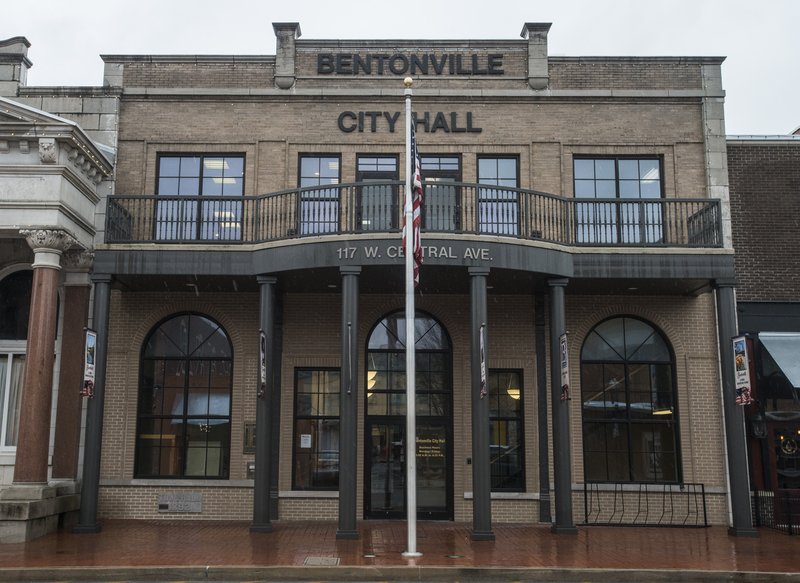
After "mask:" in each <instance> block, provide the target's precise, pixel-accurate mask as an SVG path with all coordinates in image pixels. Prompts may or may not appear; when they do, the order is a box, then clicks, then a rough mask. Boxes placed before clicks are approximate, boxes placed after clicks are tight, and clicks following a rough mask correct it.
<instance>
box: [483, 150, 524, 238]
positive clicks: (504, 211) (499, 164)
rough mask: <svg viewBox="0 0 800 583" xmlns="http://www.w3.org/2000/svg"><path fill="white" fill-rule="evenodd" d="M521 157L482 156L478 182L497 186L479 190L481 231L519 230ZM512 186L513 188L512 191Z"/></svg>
mask: <svg viewBox="0 0 800 583" xmlns="http://www.w3.org/2000/svg"><path fill="white" fill-rule="evenodd" d="M518 174H519V173H518V171H517V158H509V157H496V158H495V157H491V158H490V157H481V158H478V183H479V184H486V185H491V186H494V187H495V188H480V189H478V221H479V231H480V232H481V233H495V234H500V235H516V234H517V233H519V217H518V205H519V201H518V194H517V192H516V190H513V189H515V188H517V182H518ZM510 189H511V190H510Z"/></svg>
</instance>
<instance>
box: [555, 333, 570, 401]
mask: <svg viewBox="0 0 800 583" xmlns="http://www.w3.org/2000/svg"><path fill="white" fill-rule="evenodd" d="M558 351H559V354H560V361H561V400H562V401H569V400H570V399H569V351H568V350H567V335H566V334H562V335H561V336H560V337H559V338H558Z"/></svg>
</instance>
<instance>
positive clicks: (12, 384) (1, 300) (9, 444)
mask: <svg viewBox="0 0 800 583" xmlns="http://www.w3.org/2000/svg"><path fill="white" fill-rule="evenodd" d="M32 284H33V271H31V270H30V269H27V268H26V269H21V270H16V271H12V272H11V273H10V274H8V275H7V276H6V277H4V278H2V280H0V450H3V449H6V450H7V451H14V448H16V445H17V434H18V433H19V407H20V403H21V401H22V373H23V371H24V370H25V349H26V346H25V344H26V340H27V338H28V316H29V314H30V307H31V289H32ZM9 448H11V449H9Z"/></svg>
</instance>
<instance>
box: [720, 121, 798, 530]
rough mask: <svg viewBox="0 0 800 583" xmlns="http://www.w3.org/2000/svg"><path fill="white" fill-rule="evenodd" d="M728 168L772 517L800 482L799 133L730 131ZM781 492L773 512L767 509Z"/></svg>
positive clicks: (757, 476) (761, 475)
mask: <svg viewBox="0 0 800 583" xmlns="http://www.w3.org/2000/svg"><path fill="white" fill-rule="evenodd" d="M795 134H796V132H795ZM728 168H729V175H730V193H731V218H732V223H733V239H734V245H735V247H736V278H737V295H736V300H737V310H738V318H739V330H740V331H741V332H742V333H745V334H747V337H748V338H749V341H750V346H751V348H752V361H751V362H752V366H753V372H752V378H753V386H754V388H755V403H754V404H752V405H750V406H749V407H748V409H747V426H748V435H749V458H750V470H751V475H750V477H751V486H752V489H753V490H754V491H755V492H757V493H758V495H757V497H756V500H757V501H759V502H761V503H760V504H758V508H759V512H758V516H759V519H760V520H763V521H764V522H766V523H768V524H769V523H772V520H774V519H778V521H779V522H780V513H781V512H782V509H783V508H787V507H788V506H787V505H788V503H789V500H790V496H791V494H792V491H796V490H798V489H800V451H799V450H798V443H800V368H798V363H797V354H798V352H800V265H798V262H797V254H798V244H797V227H798V224H797V216H798V212H800V136H798V135H786V136H731V137H730V139H729V140H728ZM775 496H777V497H778V499H779V503H778V504H775V505H774V507H775V508H776V509H777V515H776V516H774V517H772V516H770V514H771V513H769V512H766V511H765V508H766V503H769V504H770V507H772V499H773V498H774V497H775ZM795 504H796V502H795ZM783 522H784V523H786V521H783Z"/></svg>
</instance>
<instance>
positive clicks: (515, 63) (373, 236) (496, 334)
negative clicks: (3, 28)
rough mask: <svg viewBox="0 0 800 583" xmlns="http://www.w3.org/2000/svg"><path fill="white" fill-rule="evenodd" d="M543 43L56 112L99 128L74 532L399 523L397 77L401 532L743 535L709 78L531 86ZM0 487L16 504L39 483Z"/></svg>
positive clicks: (219, 70)
mask: <svg viewBox="0 0 800 583" xmlns="http://www.w3.org/2000/svg"><path fill="white" fill-rule="evenodd" d="M549 28H550V25H549V24H539V23H527V24H525V26H524V28H523V31H522V39H521V40H500V41H463V42H462V41H382V40H376V41H364V40H354V41H346V40H337V41H320V40H305V39H302V38H300V28H299V26H298V25H297V24H296V23H277V24H275V25H274V30H275V33H276V36H277V52H276V55H274V56H235V57H234V56H230V57H223V56H158V55H105V56H103V60H104V61H105V84H104V87H103V88H96V89H90V88H86V89H83V90H78V89H76V90H75V93H76V95H77V94H78V93H80V95H81V96H82V97H81V99H86V100H88V101H83V102H81V103H82V107H85V104H87V103H92V104H95V103H100V101H102V99H107V100H108V99H113V106H114V109H113V112H114V116H115V117H114V120H115V122H116V125H115V126H114V127H115V133H114V136H113V138H114V141H113V143H111V144H109V145H111V146H114V147H115V148H116V149H115V152H114V153H115V156H116V157H115V167H114V182H113V186H114V188H113V194H112V193H111V192H110V191H109V190H106V191H103V192H101V193H100V194H99V196H98V201H97V204H96V214H95V216H94V217H93V221H92V229H91V231H93V233H92V234H93V242H92V244H89V243H87V244H86V245H84V246H83V247H84V248H86V249H91V251H92V252H93V256H92V262H91V265H92V268H91V274H92V275H91V281H92V284H93V286H92V290H93V295H92V299H93V303H92V317H91V327H92V328H93V329H94V330H95V331H96V332H97V344H96V346H94V351H93V352H92V353H91V359H92V364H93V365H94V367H95V369H94V370H95V380H94V383H95V385H94V396H93V397H91V398H88V399H86V400H85V402H86V404H87V406H86V428H85V432H86V435H85V452H84V454H83V465H82V473H81V476H80V477H79V478H78V477H77V476H76V477H75V478H74V479H77V481H79V482H81V484H82V488H81V507H80V517H79V521H78V529H79V530H84V531H94V530H96V529H97V528H99V521H101V520H102V518H104V517H117V518H162V517H166V518H182V519H187V520H193V519H241V520H250V521H251V522H252V528H253V529H254V530H263V531H268V530H270V529H271V524H272V521H274V520H298V519H326V520H337V521H338V525H339V530H338V533H339V536H340V537H342V538H347V537H355V536H358V522H359V521H360V520H367V519H373V518H390V519H391V518H403V517H405V516H406V511H407V508H406V496H405V494H406V492H405V489H406V484H407V483H408V481H407V480H406V473H405V472H406V470H405V467H406V465H405V463H406V447H407V441H408V440H407V438H406V425H405V418H406V408H407V403H406V396H405V371H406V364H405V359H404V355H405V347H406V340H407V334H406V332H405V330H406V328H405V326H406V321H405V312H404V305H405V304H404V302H405V297H404V293H403V290H404V270H403V263H404V262H403V257H402V253H401V252H400V225H401V219H402V216H401V215H402V212H403V203H402V196H403V192H404V179H405V167H406V166H405V165H406V162H407V156H406V153H405V135H404V134H405V132H404V126H405V123H406V122H405V116H404V82H403V80H404V78H405V77H406V76H410V77H412V78H413V79H414V82H413V110H414V113H415V121H414V122H413V123H414V126H415V128H416V135H417V140H418V150H419V154H420V162H421V170H422V176H423V182H424V190H425V206H424V210H423V223H422V238H423V242H422V246H423V252H424V256H425V257H424V263H423V266H422V269H421V274H420V284H419V287H418V288H417V290H416V294H415V297H416V317H415V327H414V330H415V340H414V344H415V347H416V359H415V361H414V362H415V367H416V374H415V379H416V399H415V401H416V402H415V404H414V408H415V412H416V423H417V431H416V438H415V446H416V462H417V471H416V481H417V505H416V506H417V510H418V512H417V515H418V517H419V518H421V519H437V520H453V521H471V522H472V524H473V536H474V537H475V538H477V539H491V538H492V537H493V533H492V527H491V524H492V522H493V521H495V522H512V521H517V522H546V523H550V522H552V524H553V529H554V531H555V532H559V533H568V532H573V531H574V530H575V528H576V524H581V523H584V522H588V523H602V522H606V521H612V520H613V521H622V522H634V521H635V520H638V521H639V523H647V522H651V521H652V522H655V521H656V515H658V516H661V517H662V518H661V520H664V519H663V516H664V513H663V508H662V506H661V505H663V504H664V502H663V501H664V500H673V501H677V502H678V504H679V505H682V506H683V507H688V506H690V505H691V504H695V503H697V504H698V505H697V506H696V507H695V508H703V509H704V510H697V511H693V512H686V511H678V512H676V511H674V510H671V511H668V512H667V513H666V515H667V516H669V518H668V519H666V520H667V521H670V522H675V523H682V522H685V521H687V520H688V521H690V522H692V523H697V524H702V523H704V522H705V520H706V519H707V520H708V521H709V522H711V523H715V524H729V525H730V527H731V531H732V532H733V533H734V534H742V535H746V534H753V532H754V531H753V528H752V524H751V518H750V504H749V488H748V483H747V461H746V452H745V434H744V431H743V411H742V408H740V407H737V406H736V404H735V401H734V399H735V395H734V391H733V354H732V351H731V350H728V345H729V339H730V338H731V337H732V336H734V335H735V333H736V311H735V302H734V295H733V289H734V288H733V286H734V275H735V272H734V255H733V242H732V235H731V207H730V201H729V199H728V175H727V166H726V154H727V151H726V140H725V135H724V113H723V101H724V93H723V91H722V87H721V77H720V65H721V63H722V59H721V58H716V57H681V58H669V57H663V58H652V57H648V58H640V57H617V58H613V57H602V58H600V57H598V58H594V57H551V56H549V55H548V52H547V36H548V33H549ZM22 52H24V51H22ZM20 54H21V53H20ZM18 60H20V59H18ZM12 75H13V73H12ZM12 85H13V86H14V88H15V89H16V92H17V94H16V95H13V96H12V99H13V100H14V102H22V101H24V100H25V99H31V98H32V97H33V95H32V94H31V93H30V89H28V88H25V87H24V80H20V79H19V78H17V79H16V83H15V84H14V83H12ZM63 91H66V90H63ZM3 103H4V104H6V103H12V101H11V100H5V101H4V102H3ZM9 107H11V105H9ZM37 107H40V108H42V109H46V108H48V107H49V105H48V104H47V103H44V102H42V103H41V104H38V105H37ZM91 107H98V106H97V105H92V106H91ZM82 111H84V110H82ZM29 124H31V125H32V121H30V120H29ZM0 127H2V124H0ZM98 141H101V142H102V140H98ZM9 143H14V140H10V142H9ZM10 149H11V151H15V152H16V150H15V149H14V148H13V146H12V147H10ZM98 159H99V157H98ZM0 164H2V161H1V160H0ZM101 165H102V160H101ZM104 168H105V166H103V169H104ZM9 175H10V174H9ZM100 183H101V184H103V182H102V181H101V182H100ZM37 226H38V227H40V229H41V227H43V226H46V227H48V229H47V230H49V231H59V232H60V231H65V232H68V231H69V229H68V228H66V227H63V228H62V227H58V225H49V224H46V225H41V224H40V225H37ZM57 227H58V228H57ZM14 229H16V231H15V230H14ZM6 230H7V232H8V233H9V244H13V245H14V248H15V249H16V250H17V251H18V252H19V253H20V256H19V257H18V258H17V261H18V262H22V261H32V259H31V256H32V254H33V253H34V252H36V249H40V247H37V248H36V249H34V250H33V251H29V250H27V249H25V247H24V245H22V244H21V243H20V234H19V233H20V229H19V226H18V225H9V226H8V228H7V229H6ZM4 243H5V242H4ZM41 248H44V249H50V247H41ZM23 255H24V256H26V257H27V259H24V257H23ZM51 263H52V262H51ZM32 265H33V269H32V270H31V271H32V278H33V279H32V281H33V282H34V284H35V282H36V276H37V264H36V263H35V262H33V263H32ZM57 266H58V265H57V264H56V265H55V266H53V265H50V268H51V270H53V271H54V269H53V267H57ZM50 281H51V283H50V289H51V291H53V292H54V291H55V290H57V289H58V288H59V282H58V281H57V280H54V279H53V278H51V280H50ZM0 285H2V281H0ZM35 287H36V286H35V285H34V288H35ZM34 297H35V296H34ZM51 303H54V301H51ZM59 305H63V304H59ZM81 305H83V304H81ZM38 313H39V311H38V310H34V308H33V307H32V308H31V316H30V324H29V326H28V336H29V338H28V344H29V345H30V336H31V335H32V333H31V331H34V330H36V331H37V334H36V335H37V336H38V330H39V320H38V318H39V316H38V315H37V314H38ZM67 313H68V310H66V309H65V310H64V311H63V313H60V315H59V321H61V320H63V321H64V322H65V321H66V318H67ZM51 317H52V318H55V317H56V316H55V315H53V316H51ZM48 326H49V324H48ZM46 327H47V326H46ZM50 327H52V326H50ZM58 329H59V330H63V329H64V328H63V324H60V327H59V328H58ZM70 329H71V330H73V332H74V327H73V328H70ZM262 333H263V334H262ZM64 334H66V332H64ZM720 339H721V340H720ZM18 340H19V339H18ZM69 344H70V343H66V344H65V342H64V340H63V338H62V340H61V343H60V347H59V349H58V351H57V354H60V355H61V360H62V362H63V361H64V359H65V358H67V357H66V351H67V349H68V346H69ZM720 346H722V348H719V347H720ZM29 350H30V349H29ZM84 353H85V351H84ZM481 354H483V355H484V358H483V360H484V362H485V364H486V367H485V368H486V370H485V381H482V378H481V377H482V367H481V361H482V359H481V356H480V355H481ZM70 358H73V359H74V358H75V357H70ZM86 358H88V356H87V357H86ZM79 360H81V362H80V364H81V365H82V364H83V362H82V359H79ZM81 368H82V366H81V367H79V371H80V369H81ZM562 368H564V369H565V372H566V373H568V377H562V374H561V369H562ZM553 371H556V372H555V374H554V373H553ZM720 371H722V375H721V376H722V378H720ZM78 376H79V377H80V374H78ZM78 380H81V379H80V378H78ZM42 383H43V381H42ZM40 384H41V383H40ZM70 386H72V385H70ZM720 387H722V390H720ZM482 389H485V396H482V395H481V393H482ZM26 390H27V388H26ZM61 391H63V385H62V386H61V388H60V390H59V394H60V393H61ZM39 392H40V393H41V394H42V395H44V396H40V397H39V399H40V402H42V403H43V402H44V399H46V397H47V396H48V395H49V386H48V387H47V390H45V389H44V388H42V389H41V390H40V391H39ZM22 406H23V408H24V403H23V405H22ZM43 416H44V412H42V411H39V413H38V417H37V420H38V422H39V423H44V421H42V419H41V417H43ZM55 418H56V426H57V425H58V420H59V417H58V415H56V416H55ZM49 419H50V416H49V413H48V414H47V417H46V420H47V422H49ZM722 435H725V439H723V438H722V437H721V436H722ZM22 438H23V436H22V434H21V435H20V440H22ZM27 439H33V438H32V437H29V438H27ZM22 446H23V444H22V443H21V441H20V443H19V445H18V447H22ZM12 453H13V452H11V451H9V455H12ZM57 458H58V456H57V455H56V452H53V462H52V463H53V467H55V463H56V459H57ZM26 460H27V456H26ZM14 463H15V471H14V477H13V478H12V479H11V480H10V481H11V482H12V485H11V486H10V487H9V488H8V491H12V494H10V495H13V496H20V495H21V494H20V493H19V492H20V491H21V490H25V488H24V487H27V491H30V490H31V488H34V485H35V484H41V483H42V482H45V483H46V482H47V478H48V476H45V477H44V479H42V476H41V475H40V474H41V470H40V469H39V470H38V471H39V473H38V474H36V476H35V478H36V479H29V480H22V479H18V478H17V475H18V474H19V472H20V470H19V468H20V466H24V465H26V464H33V463H34V462H33V461H30V460H28V461H26V462H24V463H23V462H22V461H21V458H20V456H16V458H15V459H14ZM35 463H38V464H39V465H38V466H37V468H39V467H40V466H41V465H42V464H44V467H45V468H46V467H47V456H46V455H41V454H40V455H39V456H38V457H37V458H36V462H35ZM52 477H53V478H54V477H55V476H52ZM622 498H626V499H628V500H629V501H631V502H634V504H635V503H636V502H646V503H647V504H649V505H650V507H651V508H652V509H654V510H653V512H654V514H653V515H652V516H650V515H648V516H647V517H645V519H644V521H642V519H641V518H638V519H637V518H636V517H635V516H634V515H633V514H629V509H630V506H628V507H627V508H628V510H626V512H625V513H624V514H620V509H619V508H615V507H614V500H620V499H622Z"/></svg>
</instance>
